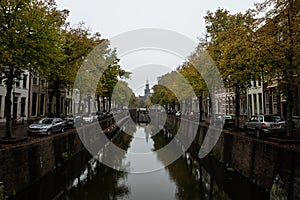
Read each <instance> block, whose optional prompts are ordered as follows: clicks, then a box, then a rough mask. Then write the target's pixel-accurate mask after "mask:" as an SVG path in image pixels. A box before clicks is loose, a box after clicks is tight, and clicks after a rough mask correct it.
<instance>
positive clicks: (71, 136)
mask: <svg viewBox="0 0 300 200" xmlns="http://www.w3.org/2000/svg"><path fill="white" fill-rule="evenodd" d="M113 123H114V121H113V119H107V120H104V121H102V122H101V127H102V128H104V127H109V126H110V125H111V124H113ZM94 126H98V124H97V123H95V124H92V125H88V126H85V127H84V128H82V127H81V128H78V131H83V132H84V133H86V132H88V130H93V129H94ZM83 149H84V146H83V144H82V142H81V140H80V138H79V136H78V134H77V131H76V129H70V130H68V131H66V132H65V133H58V134H54V135H52V136H50V137H49V136H48V137H47V136H46V137H35V138H34V139H31V140H28V141H26V142H24V143H22V144H16V145H14V146H13V147H11V148H5V149H0V163H1V164H0V182H3V184H4V189H5V192H6V195H11V194H13V193H16V192H20V191H22V190H23V189H25V188H27V187H28V186H30V185H32V184H33V183H34V182H36V181H37V180H39V179H40V178H42V177H44V176H45V175H47V174H48V173H50V172H51V171H52V170H55V168H57V167H58V166H60V165H61V164H62V163H63V162H64V161H65V160H66V159H68V157H71V156H74V155H76V154H77V153H79V152H80V151H82V150H83ZM83 164H85V163H78V165H83ZM58 184H59V183H58ZM50 187H51V186H50Z"/></svg>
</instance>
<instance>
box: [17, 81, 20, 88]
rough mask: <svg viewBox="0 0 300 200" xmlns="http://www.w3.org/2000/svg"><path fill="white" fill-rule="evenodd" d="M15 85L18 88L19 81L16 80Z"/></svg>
mask: <svg viewBox="0 0 300 200" xmlns="http://www.w3.org/2000/svg"><path fill="white" fill-rule="evenodd" d="M16 87H17V88H19V87H20V81H19V80H16Z"/></svg>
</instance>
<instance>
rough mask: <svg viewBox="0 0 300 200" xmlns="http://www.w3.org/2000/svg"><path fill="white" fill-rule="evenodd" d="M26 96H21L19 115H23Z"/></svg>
mask: <svg viewBox="0 0 300 200" xmlns="http://www.w3.org/2000/svg"><path fill="white" fill-rule="evenodd" d="M25 106H26V97H22V98H21V116H22V117H25Z"/></svg>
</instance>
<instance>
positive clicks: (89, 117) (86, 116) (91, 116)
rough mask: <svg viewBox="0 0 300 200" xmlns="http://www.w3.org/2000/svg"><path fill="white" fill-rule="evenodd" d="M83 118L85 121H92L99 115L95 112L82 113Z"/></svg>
mask: <svg viewBox="0 0 300 200" xmlns="http://www.w3.org/2000/svg"><path fill="white" fill-rule="evenodd" d="M82 119H83V121H84V122H86V123H90V122H93V121H94V120H96V119H97V115H96V113H95V114H93V113H87V114H84V115H82Z"/></svg>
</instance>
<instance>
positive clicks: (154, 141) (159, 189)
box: [16, 124, 268, 200]
mask: <svg viewBox="0 0 300 200" xmlns="http://www.w3.org/2000/svg"><path fill="white" fill-rule="evenodd" d="M122 130H125V131H124V132H122V131H121V132H120V133H119V134H118V135H117V136H116V137H114V138H113V140H112V142H113V145H116V146H118V147H119V148H122V149H123V150H124V152H127V153H124V154H112V152H110V144H106V145H105V147H104V148H102V149H103V151H101V152H99V154H98V155H97V157H94V158H92V159H91V160H89V161H86V162H85V163H87V164H85V165H84V168H79V170H77V171H74V168H76V167H78V166H77V165H80V162H78V160H77V162H76V160H75V161H74V162H73V161H71V163H69V164H68V165H66V166H65V167H64V168H63V170H57V171H55V172H54V173H53V174H52V175H51V176H52V178H51V179H48V180H47V179H46V180H41V181H40V182H39V183H37V184H36V185H35V186H34V187H33V188H31V189H29V190H28V191H26V192H25V193H22V194H21V195H19V198H16V199H31V200H34V199H63V200H64V199H74V200H82V199H88V200H96V199H97V200H102V199H103V200H107V199H130V200H140V199H143V200H148V199H149V200H153V199H164V200H165V199H170V200H174V199H178V200H186V199H188V200H199V199H205V200H206V199H222V200H223V199H224V200H227V199H228V200H229V199H268V194H267V193H266V192H265V191H264V190H263V189H262V188H259V187H258V186H256V185H254V184H253V183H251V182H249V181H248V180H246V179H245V178H243V177H241V176H239V175H237V174H236V173H234V172H231V171H228V170H227V168H226V167H224V166H223V165H221V164H220V163H218V162H216V161H215V160H214V159H212V158H209V157H207V158H205V159H202V160H197V159H196V158H195V157H194V155H197V152H198V150H197V148H195V147H193V146H192V147H191V148H190V150H189V151H187V152H186V153H185V154H184V155H183V156H182V157H180V158H179V159H177V160H176V161H175V162H174V163H172V164H171V165H168V166H167V167H164V168H162V169H160V170H157V171H153V172H149V173H142V174H133V173H126V172H122V171H118V170H114V169H112V168H110V167H107V166H105V165H103V164H102V163H101V162H99V161H98V159H100V160H101V159H102V160H103V159H106V160H111V163H112V164H114V166H115V167H116V168H117V166H118V167H119V168H136V167H144V166H150V167H152V166H155V167H157V166H164V165H165V163H164V162H165V161H164V160H165V158H164V156H165V155H164V154H160V153H158V151H157V150H158V149H161V148H162V147H164V146H165V145H167V144H169V143H170V141H172V140H173V139H174V137H175V135H174V134H173V133H172V132H170V131H167V130H164V129H163V128H162V130H160V131H159V132H158V133H156V132H155V134H152V133H153V132H152V129H151V126H147V125H145V124H142V125H136V124H127V125H126V126H124V127H122ZM128 133H130V134H128ZM178 148H181V146H180V143H178ZM193 148H195V149H194V151H195V152H192V151H193ZM134 153H136V154H137V153H139V154H140V155H148V157H151V159H149V160H146V161H147V162H139V161H140V160H134V159H132V158H130V154H134ZM84 157H86V156H84ZM79 160H82V159H81V158H80V159H79ZM129 161H130V162H129ZM69 171H73V172H72V173H70V174H68V172H69ZM76 172H77V173H76ZM66 174H68V175H67V176H66ZM71 174H72V175H71ZM212 174H213V175H212ZM53 177H55V178H53ZM49 180H51V181H49ZM56 185H61V187H60V189H56V190H53V189H51V191H53V194H50V193H49V188H53V187H56ZM46 191H48V192H46ZM43 192H46V194H47V195H48V196H45V195H44V196H38V195H35V194H41V193H43ZM24 194H26V195H24ZM25 197H26V198H25Z"/></svg>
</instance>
